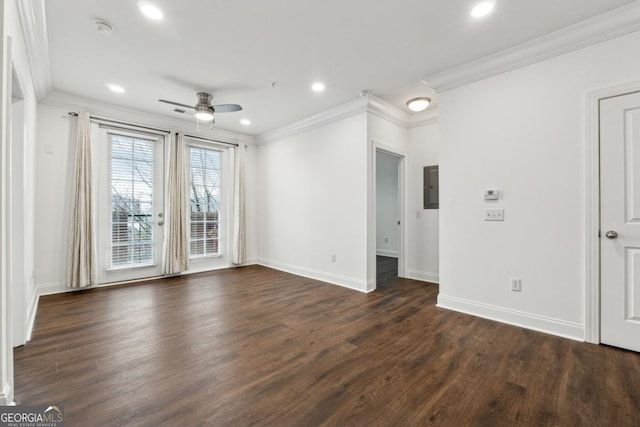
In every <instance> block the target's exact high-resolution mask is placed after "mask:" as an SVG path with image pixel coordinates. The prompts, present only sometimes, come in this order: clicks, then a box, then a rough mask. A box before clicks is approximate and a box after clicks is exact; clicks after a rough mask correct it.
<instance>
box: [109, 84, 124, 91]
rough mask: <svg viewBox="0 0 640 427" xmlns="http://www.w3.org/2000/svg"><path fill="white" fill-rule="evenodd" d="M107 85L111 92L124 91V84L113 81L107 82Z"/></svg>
mask: <svg viewBox="0 0 640 427" xmlns="http://www.w3.org/2000/svg"><path fill="white" fill-rule="evenodd" d="M107 87H108V88H109V90H110V91H111V92H115V93H124V88H123V87H122V86H118V85H114V84H113V83H109V84H107Z"/></svg>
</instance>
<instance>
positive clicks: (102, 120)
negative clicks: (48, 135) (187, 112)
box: [69, 111, 171, 133]
mask: <svg viewBox="0 0 640 427" xmlns="http://www.w3.org/2000/svg"><path fill="white" fill-rule="evenodd" d="M69 115H70V116H71V117H78V113H76V112H75V111H70V112H69ZM91 118H92V119H94V120H98V121H100V122H106V123H113V124H116V125H125V126H135V127H139V128H141V129H148V130H152V131H156V132H164V133H171V131H170V130H169V129H162V128H154V127H151V126H146V125H142V124H140V123H134V122H125V121H123V120H114V119H108V118H106V117H99V116H93V115H92V116H91Z"/></svg>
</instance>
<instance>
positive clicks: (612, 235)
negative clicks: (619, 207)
mask: <svg viewBox="0 0 640 427" xmlns="http://www.w3.org/2000/svg"><path fill="white" fill-rule="evenodd" d="M605 236H607V239H615V238H616V237H618V233H617V232H616V231H613V230H609V231H607V232H606V233H605Z"/></svg>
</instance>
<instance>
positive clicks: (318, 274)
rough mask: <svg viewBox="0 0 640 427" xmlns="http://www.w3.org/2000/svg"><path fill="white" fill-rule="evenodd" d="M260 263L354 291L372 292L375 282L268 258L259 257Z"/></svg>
mask: <svg viewBox="0 0 640 427" xmlns="http://www.w3.org/2000/svg"><path fill="white" fill-rule="evenodd" d="M258 264H259V265H262V266H265V267H269V268H273V269H275V270H280V271H284V272H286V273H291V274H295V275H297V276H302V277H308V278H310V279H315V280H320V281H322V282H327V283H331V284H332V285H338V286H342V287H344V288H349V289H353V290H354V291H359V292H370V291H371V290H373V289H371V290H369V288H370V287H373V283H371V285H369V284H368V283H367V281H366V280H360V279H354V278H351V277H346V276H340V275H337V274H333V273H327V272H326V271H320V270H314V269H311V268H306V267H300V266H297V265H291V264H286V263H283V262H279V261H274V260H271V259H266V258H258Z"/></svg>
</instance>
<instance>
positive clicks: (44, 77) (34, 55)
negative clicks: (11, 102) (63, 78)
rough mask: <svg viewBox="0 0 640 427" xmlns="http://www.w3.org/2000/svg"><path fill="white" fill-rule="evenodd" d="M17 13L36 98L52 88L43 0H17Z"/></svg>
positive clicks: (40, 98) (42, 97) (40, 97)
mask: <svg viewBox="0 0 640 427" xmlns="http://www.w3.org/2000/svg"><path fill="white" fill-rule="evenodd" d="M17 5H18V14H19V15H20V24H21V25H22V33H23V35H24V41H25V45H26V48H27V57H28V58H29V66H30V69H31V78H32V79H33V85H34V89H35V92H36V97H37V98H38V100H42V99H44V98H45V97H46V96H47V94H48V93H49V92H51V91H52V90H53V83H52V79H51V62H50V61H49V37H48V35H47V16H46V13H45V0H18V1H17Z"/></svg>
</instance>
